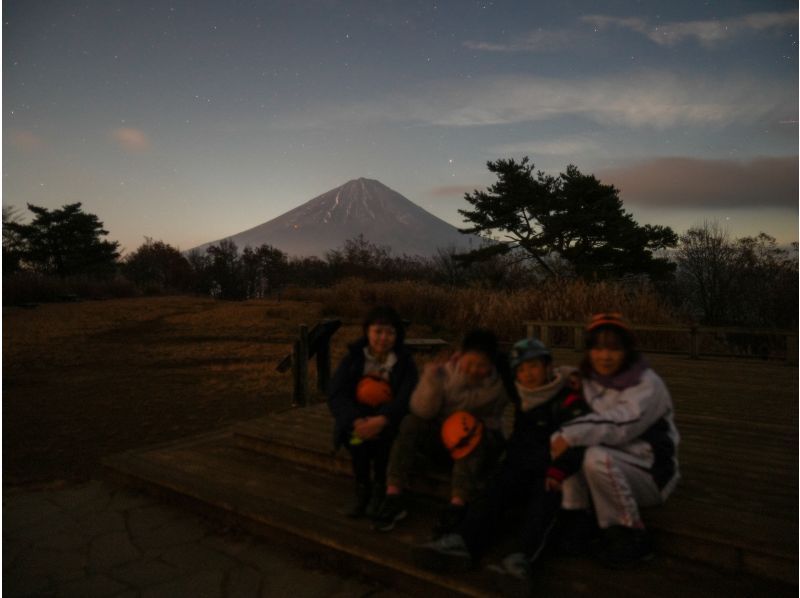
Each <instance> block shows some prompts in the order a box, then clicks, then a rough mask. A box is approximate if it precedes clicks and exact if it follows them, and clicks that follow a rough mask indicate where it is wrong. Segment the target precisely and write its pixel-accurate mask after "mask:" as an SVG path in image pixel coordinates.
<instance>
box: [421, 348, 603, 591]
mask: <svg viewBox="0 0 800 598" xmlns="http://www.w3.org/2000/svg"><path fill="white" fill-rule="evenodd" d="M510 366H511V369H512V371H513V373H514V378H515V384H514V391H515V392H513V393H512V395H511V400H512V403H513V405H514V426H513V431H512V433H511V436H510V437H509V438H508V442H507V444H506V454H505V458H504V459H503V462H502V463H501V465H500V468H499V469H498V471H497V473H496V474H495V475H494V476H493V477H492V479H491V480H490V482H489V484H488V486H487V489H486V492H485V493H484V495H483V496H482V497H481V499H480V500H477V501H475V502H474V503H473V504H471V505H470V507H469V509H468V511H467V515H466V517H465V518H464V521H463V522H462V523H461V524H460V525H458V526H456V527H455V529H454V530H453V531H452V533H449V534H446V535H444V536H442V537H441V538H439V539H437V540H434V541H432V542H428V543H425V544H421V545H419V546H416V547H415V548H414V559H415V561H416V562H417V564H418V565H420V566H422V567H424V568H427V569H432V570H437V571H443V570H451V571H453V570H456V571H463V570H466V569H468V568H470V567H471V566H473V565H474V564H475V563H476V562H477V561H478V560H479V559H480V558H481V557H482V556H483V555H484V553H485V552H486V551H487V549H488V548H489V547H490V545H491V544H492V543H494V541H495V540H496V539H497V535H498V532H499V531H500V530H501V529H504V528H506V527H508V525H504V524H510V525H511V526H512V527H513V532H512V533H513V537H512V539H511V542H510V548H509V549H508V552H507V555H506V556H505V558H503V559H502V560H501V562H500V564H499V565H495V566H493V567H492V569H493V570H494V571H495V572H497V573H499V574H500V575H501V578H500V580H499V581H500V584H501V585H502V586H504V587H505V589H510V588H511V587H512V586H515V587H516V590H515V591H511V593H512V594H522V595H527V593H529V590H530V589H531V575H530V574H531V565H532V563H533V561H534V560H535V559H536V558H538V556H539V555H540V553H541V552H542V549H543V548H544V546H545V543H546V541H547V539H548V536H549V534H550V532H551V530H552V528H553V524H554V522H555V519H556V515H557V513H558V509H559V505H560V503H561V495H560V494H559V493H558V485H559V483H560V480H563V479H565V478H566V477H569V476H570V475H571V474H574V473H575V472H576V471H577V470H578V469H579V468H580V463H581V460H582V457H583V449H581V448H576V449H570V450H569V451H566V452H565V453H564V454H563V455H562V456H561V458H560V459H558V460H556V461H554V462H551V459H550V436H551V434H552V433H553V432H554V431H555V430H557V429H558V427H559V426H560V425H561V423H562V422H565V421H568V420H570V419H573V418H575V417H578V416H581V415H584V414H586V413H588V412H589V411H591V409H589V407H588V405H587V404H586V402H585V401H584V400H583V398H582V396H581V394H580V388H581V385H580V378H579V376H578V375H577V372H576V370H575V368H572V367H559V368H556V367H554V366H553V358H552V354H551V352H550V350H549V349H548V348H547V347H546V346H545V345H544V344H543V343H542V342H541V341H539V340H538V339H535V338H526V339H523V340H521V341H519V342H517V343H515V344H514V346H513V347H512V349H511V354H510Z"/></svg>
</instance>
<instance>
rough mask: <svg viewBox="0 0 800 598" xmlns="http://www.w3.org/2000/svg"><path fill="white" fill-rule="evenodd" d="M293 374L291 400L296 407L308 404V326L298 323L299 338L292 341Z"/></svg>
mask: <svg viewBox="0 0 800 598" xmlns="http://www.w3.org/2000/svg"><path fill="white" fill-rule="evenodd" d="M292 373H293V374H294V397H293V399H292V402H293V403H294V405H296V406H298V407H305V406H306V405H307V404H308V326H306V325H305V324H301V325H300V338H299V339H297V340H296V341H295V343H294V355H293V356H292Z"/></svg>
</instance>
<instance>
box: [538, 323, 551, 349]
mask: <svg viewBox="0 0 800 598" xmlns="http://www.w3.org/2000/svg"><path fill="white" fill-rule="evenodd" d="M539 340H540V341H542V343H543V344H544V346H545V347H549V346H550V326H548V325H547V324H542V336H541V337H540V338H539Z"/></svg>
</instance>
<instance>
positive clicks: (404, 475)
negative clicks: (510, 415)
mask: <svg viewBox="0 0 800 598" xmlns="http://www.w3.org/2000/svg"><path fill="white" fill-rule="evenodd" d="M441 427H442V421H441V420H440V419H439V418H434V419H422V418H421V417H419V416H417V415H414V414H413V413H409V414H408V415H406V416H405V417H404V418H403V421H402V422H401V423H400V430H399V431H398V433H397V438H396V439H395V442H394V445H393V446H392V451H391V453H390V455H389V469H388V471H387V484H388V485H390V486H398V487H400V488H403V489H407V488H408V487H409V483H410V481H411V475H412V472H413V470H414V469H415V467H416V468H418V467H419V464H420V461H421V460H420V458H419V457H420V456H422V457H423V458H424V459H423V460H422V463H423V464H424V465H427V466H428V467H431V466H432V467H436V466H437V465H438V466H439V468H442V466H444V467H448V466H449V467H452V477H451V482H450V492H451V494H450V495H451V497H454V496H457V497H459V498H461V499H462V500H464V501H465V502H469V501H471V500H473V499H474V498H476V497H477V496H479V495H480V493H481V492H482V490H483V488H484V487H485V484H486V479H487V478H488V476H489V474H490V470H491V468H492V466H493V465H494V464H495V462H496V460H497V454H498V448H497V444H498V443H497V442H495V440H494V436H493V434H492V433H485V434H484V435H483V438H481V441H480V442H479V443H478V445H477V446H476V447H475V448H474V449H473V451H472V452H471V453H470V454H469V455H467V456H466V457H464V458H462V459H458V460H455V461H454V460H453V459H452V458H451V457H450V454H449V453H448V452H447V449H446V448H445V447H444V445H443V444H442V440H441ZM487 432H488V431H487Z"/></svg>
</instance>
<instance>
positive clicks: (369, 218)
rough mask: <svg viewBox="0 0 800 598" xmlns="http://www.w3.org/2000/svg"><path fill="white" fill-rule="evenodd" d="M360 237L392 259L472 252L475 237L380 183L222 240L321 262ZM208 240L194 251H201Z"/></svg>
mask: <svg viewBox="0 0 800 598" xmlns="http://www.w3.org/2000/svg"><path fill="white" fill-rule="evenodd" d="M358 235H363V236H364V238H365V239H367V240H368V241H371V242H373V243H376V244H378V245H383V246H388V247H390V248H391V250H392V252H393V254H395V255H400V254H404V253H405V254H408V255H419V256H431V255H435V254H436V252H437V250H438V249H439V248H442V249H445V248H449V247H456V248H458V249H461V250H463V249H469V248H470V247H471V248H476V247H478V246H479V244H480V240H479V239H478V237H475V236H473V235H464V234H461V233H460V232H458V229H457V228H456V227H454V226H453V225H451V224H448V223H447V222H445V221H444V220H442V219H440V218H437V217H436V216H434V215H433V214H431V213H430V212H427V211H425V210H424V209H422V208H421V207H419V206H418V205H416V204H415V203H413V202H412V201H411V200H409V199H407V198H405V197H403V196H402V195H400V194H399V193H398V192H397V191H394V190H393V189H390V188H389V187H387V186H386V185H384V184H383V183H381V182H380V181H376V180H373V179H365V178H359V179H354V180H352V181H348V182H346V183H345V184H344V185H342V186H341V187H337V188H335V189H331V190H330V191H327V192H325V193H323V194H322V195H319V196H317V197H315V198H314V199H311V200H309V201H307V202H306V203H304V204H302V205H300V206H298V207H296V208H294V209H292V210H289V211H288V212H286V213H285V214H282V215H281V216H278V217H277V218H274V219H272V220H269V221H268V222H264V223H263V224H259V225H258V226H255V227H253V228H250V229H247V230H245V231H243V232H240V233H237V234H235V235H231V236H229V237H225V238H226V239H230V240H231V241H233V242H234V243H236V245H237V246H238V247H239V249H244V248H245V247H247V246H250V247H258V246H260V245H263V244H265V243H266V244H268V245H272V246H273V247H277V248H278V249H280V250H282V251H284V252H286V253H288V254H289V255H290V256H298V257H307V256H317V257H324V255H325V252H326V251H329V250H331V249H336V248H338V247H340V246H341V245H342V244H343V243H344V242H345V241H346V240H347V239H353V238H355V237H357V236H358ZM221 240H222V239H220V240H218V241H213V242H211V243H205V244H203V245H200V246H199V247H196V248H195V249H197V250H200V251H204V250H205V249H206V248H207V247H208V246H209V245H214V244H216V243H219V241H221Z"/></svg>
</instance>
